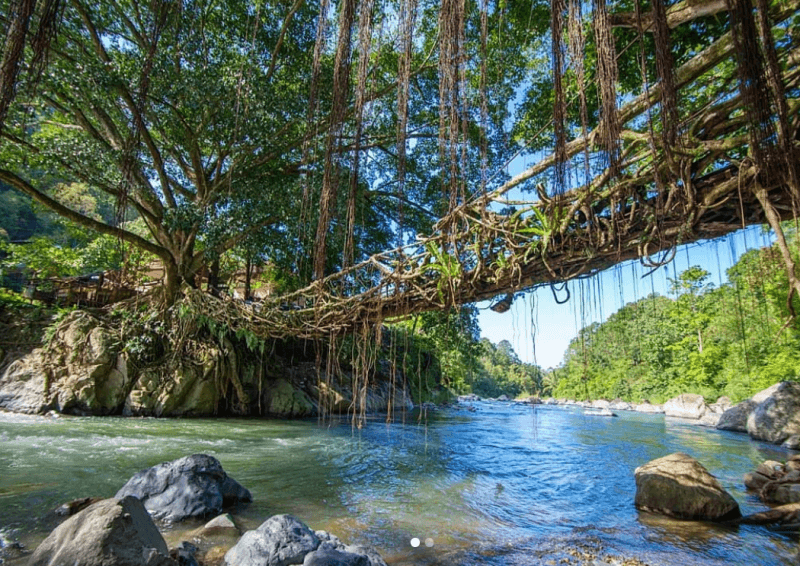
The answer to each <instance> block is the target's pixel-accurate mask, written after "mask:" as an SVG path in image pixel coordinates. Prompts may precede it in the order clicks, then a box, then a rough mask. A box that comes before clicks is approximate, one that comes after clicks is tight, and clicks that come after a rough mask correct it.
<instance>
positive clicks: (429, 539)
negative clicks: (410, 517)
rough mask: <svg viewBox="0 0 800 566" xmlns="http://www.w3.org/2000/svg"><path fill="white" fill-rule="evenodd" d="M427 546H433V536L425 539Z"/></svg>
mask: <svg viewBox="0 0 800 566" xmlns="http://www.w3.org/2000/svg"><path fill="white" fill-rule="evenodd" d="M425 546H427V547H428V548H433V539H432V538H426V539H425Z"/></svg>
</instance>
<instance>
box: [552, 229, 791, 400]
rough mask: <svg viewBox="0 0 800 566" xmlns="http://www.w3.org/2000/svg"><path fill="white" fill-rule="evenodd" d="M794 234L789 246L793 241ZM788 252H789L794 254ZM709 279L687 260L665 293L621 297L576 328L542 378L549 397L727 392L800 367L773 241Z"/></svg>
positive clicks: (734, 393)
mask: <svg viewBox="0 0 800 566" xmlns="http://www.w3.org/2000/svg"><path fill="white" fill-rule="evenodd" d="M797 243H798V239H797V235H796V234H794V235H793V236H792V241H791V247H792V249H795V250H796V249H797ZM795 261H797V258H795ZM727 274H728V283H726V284H724V285H722V286H721V287H718V288H717V287H715V286H714V285H713V284H711V283H709V282H708V276H709V273H708V272H707V271H705V270H703V269H702V268H700V267H698V266H693V267H690V268H689V269H687V270H686V271H684V272H682V273H680V274H679V275H678V277H677V278H675V279H670V283H671V290H670V291H671V292H670V296H669V297H664V296H660V295H658V294H655V295H651V296H649V297H646V298H644V299H641V300H639V301H636V302H634V303H629V304H627V305H625V306H624V307H623V308H621V309H620V310H619V311H618V312H616V313H614V314H613V315H611V316H610V317H609V318H608V320H607V321H605V322H603V323H602V324H600V323H594V324H591V325H589V326H587V327H585V328H583V329H582V330H581V331H580V333H579V335H578V336H577V337H576V338H575V339H573V340H572V342H571V343H570V345H569V348H568V350H567V352H566V354H565V357H564V361H563V363H562V364H561V366H560V367H558V368H556V369H555V370H553V371H552V372H551V373H550V374H549V375H548V376H547V381H548V383H549V384H550V385H551V387H552V393H553V395H554V396H556V397H570V398H577V399H600V398H607V399H614V398H622V399H625V400H628V401H637V402H638V401H640V400H642V399H648V400H650V401H651V402H663V401H664V400H666V399H668V398H671V397H673V396H675V395H678V394H681V393H699V394H701V395H704V396H705V397H707V398H711V399H715V398H716V397H718V396H720V395H728V396H730V397H731V398H732V399H733V400H734V401H739V400H741V399H744V398H747V397H749V396H750V395H752V394H753V393H754V392H756V391H759V390H761V389H763V388H765V387H768V386H769V385H771V384H773V383H776V382H778V381H781V380H786V379H795V378H796V377H797V375H798V373H799V372H800V348H799V346H800V324H798V321H797V319H796V318H795V317H794V314H795V312H797V309H798V306H800V305H799V304H798V298H797V297H792V298H791V300H789V299H790V298H789V294H788V290H789V285H788V281H787V276H786V270H785V267H784V264H783V261H782V259H781V257H780V252H779V250H778V249H777V247H776V246H772V247H768V248H762V249H754V250H750V251H748V252H747V253H745V254H744V255H743V256H742V257H741V258H740V259H739V261H738V262H737V263H736V264H735V265H734V266H732V267H731V268H730V269H729V270H728V272H727Z"/></svg>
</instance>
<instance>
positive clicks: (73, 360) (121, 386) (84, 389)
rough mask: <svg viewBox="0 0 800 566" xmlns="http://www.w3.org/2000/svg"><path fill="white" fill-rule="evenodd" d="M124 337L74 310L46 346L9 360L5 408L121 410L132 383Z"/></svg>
mask: <svg viewBox="0 0 800 566" xmlns="http://www.w3.org/2000/svg"><path fill="white" fill-rule="evenodd" d="M119 349H120V346H119V339H118V337H117V336H116V335H115V333H114V332H113V331H112V330H111V329H109V328H107V327H106V326H104V325H103V323H102V322H101V321H100V320H99V319H97V318H95V317H93V316H92V315H90V314H88V313H87V312H85V311H73V312H72V313H70V314H69V315H67V317H66V318H65V319H64V320H63V321H62V322H61V324H60V325H59V326H58V327H57V328H56V330H55V333H54V334H53V336H52V338H51V339H50V340H49V343H48V346H47V347H45V348H37V349H36V350H34V351H33V352H31V353H30V354H28V355H27V356H25V357H23V358H21V359H19V360H16V361H15V362H14V363H12V364H11V365H9V367H8V368H7V369H6V371H5V372H4V373H3V376H2V378H0V408H4V409H7V410H9V411H15V412H23V413H43V412H46V411H48V410H51V409H56V410H58V411H60V412H63V413H76V414H95V415H107V414H110V413H114V412H117V411H118V410H119V408H120V407H121V406H122V403H123V402H124V400H125V396H126V395H127V393H128V389H129V388H130V384H131V383H130V379H129V376H128V368H127V361H126V358H125V357H124V356H123V355H121V354H120V353H119Z"/></svg>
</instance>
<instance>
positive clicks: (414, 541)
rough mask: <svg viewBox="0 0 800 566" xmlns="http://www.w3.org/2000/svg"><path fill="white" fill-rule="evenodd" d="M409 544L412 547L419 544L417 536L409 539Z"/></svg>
mask: <svg viewBox="0 0 800 566" xmlns="http://www.w3.org/2000/svg"><path fill="white" fill-rule="evenodd" d="M411 546H413V547H414V548H417V547H418V546H419V539H418V538H417V537H414V538H412V539H411Z"/></svg>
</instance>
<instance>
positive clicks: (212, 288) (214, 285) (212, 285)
mask: <svg viewBox="0 0 800 566" xmlns="http://www.w3.org/2000/svg"><path fill="white" fill-rule="evenodd" d="M219 269H220V267H219V257H216V258H215V259H214V261H213V262H212V263H211V267H210V268H209V270H208V284H207V285H206V291H207V292H209V293H210V294H211V295H212V296H214V297H219Z"/></svg>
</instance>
